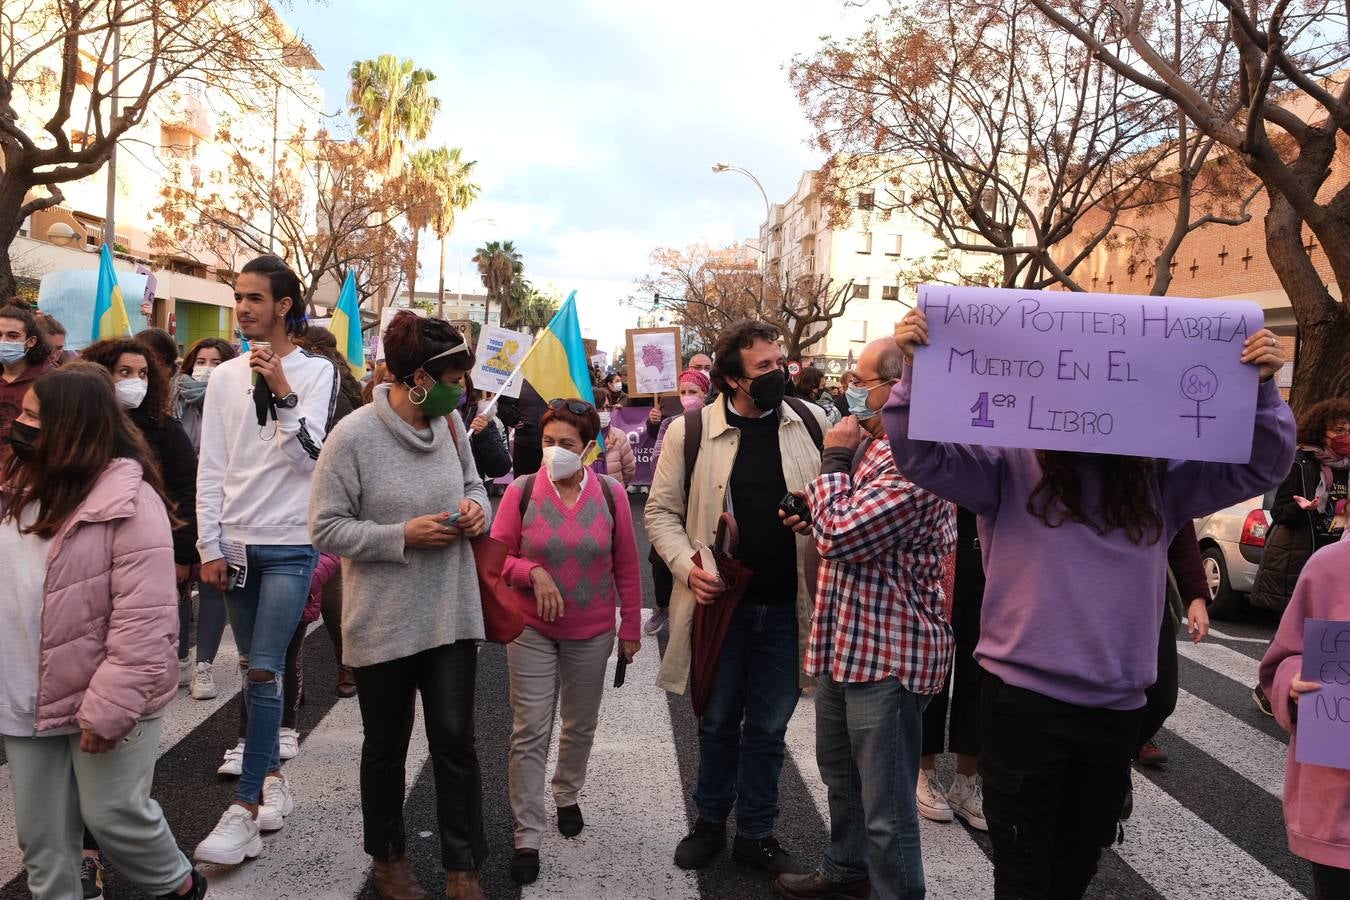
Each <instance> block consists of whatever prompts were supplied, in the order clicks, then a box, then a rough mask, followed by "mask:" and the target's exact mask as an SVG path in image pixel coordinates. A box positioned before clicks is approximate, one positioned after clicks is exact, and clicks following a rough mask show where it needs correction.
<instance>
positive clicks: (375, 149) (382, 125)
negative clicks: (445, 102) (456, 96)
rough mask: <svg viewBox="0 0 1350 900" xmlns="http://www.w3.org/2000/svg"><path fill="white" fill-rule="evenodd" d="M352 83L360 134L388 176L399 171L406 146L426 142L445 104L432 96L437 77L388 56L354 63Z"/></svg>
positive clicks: (350, 74)
mask: <svg viewBox="0 0 1350 900" xmlns="http://www.w3.org/2000/svg"><path fill="white" fill-rule="evenodd" d="M347 79H348V82H349V86H348V90H347V104H348V106H349V107H350V108H351V112H352V115H354V116H355V117H356V133H357V134H358V135H360V136H361V137H363V138H365V139H366V140H367V141H368V142H369V143H370V148H371V154H372V156H374V158H375V162H376V164H377V165H378V166H380V167H381V168H382V169H383V170H384V174H385V175H389V174H390V173H393V172H396V171H398V170H399V168H400V167H401V165H400V164H401V162H402V159H403V153H404V149H405V147H406V146H407V144H408V143H417V142H418V141H424V140H426V138H427V135H429V134H430V133H431V123H432V122H433V121H435V119H436V114H437V113H438V112H440V110H441V101H440V99H439V98H437V97H436V96H434V95H433V94H432V93H431V82H433V81H435V80H436V76H435V74H434V73H432V72H431V71H430V70H428V69H419V68H417V65H416V63H414V62H413V61H412V60H411V59H402V60H400V59H399V58H398V57H396V56H394V55H393V54H392V53H385V54H383V55H381V56H378V57H376V58H375V59H365V60H357V61H356V62H354V63H352V68H351V71H350V72H348V74H347Z"/></svg>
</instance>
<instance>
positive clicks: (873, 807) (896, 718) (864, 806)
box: [816, 676, 928, 900]
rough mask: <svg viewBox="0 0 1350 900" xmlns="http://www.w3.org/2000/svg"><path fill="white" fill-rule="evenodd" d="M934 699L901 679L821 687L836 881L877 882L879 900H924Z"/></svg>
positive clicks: (823, 682)
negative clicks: (924, 751) (928, 725)
mask: <svg viewBox="0 0 1350 900" xmlns="http://www.w3.org/2000/svg"><path fill="white" fill-rule="evenodd" d="M927 703H928V698H927V697H923V696H920V695H919V694H915V693H911V692H910V691H907V690H905V688H904V687H903V686H902V685H901V684H900V680H899V679H898V678H888V679H887V680H885V681H873V682H866V683H861V684H841V683H839V682H837V681H834V680H833V679H831V678H830V677H829V676H824V677H822V678H821V679H820V682H819V685H818V686H817V688H816V762H817V763H818V764H819V765H820V777H821V780H822V781H824V782H825V787H826V788H827V789H828V791H829V798H830V845H829V846H828V847H826V848H825V861H824V862H823V863H822V864H821V867H820V871H821V874H823V875H824V876H825V877H826V878H828V879H829V880H830V881H857V880H860V879H863V878H868V877H870V878H871V880H872V898H873V900H922V898H923V896H924V880H923V855H922V854H921V853H920V852H919V814H918V809H917V807H916V806H915V802H914V785H915V784H917V783H918V781H919V740H920V725H921V723H922V721H923V708H924V706H925V705H927Z"/></svg>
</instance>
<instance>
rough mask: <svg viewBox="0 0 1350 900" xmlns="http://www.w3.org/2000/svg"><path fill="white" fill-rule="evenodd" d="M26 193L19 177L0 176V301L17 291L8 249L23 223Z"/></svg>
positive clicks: (26, 188) (5, 300)
mask: <svg viewBox="0 0 1350 900" xmlns="http://www.w3.org/2000/svg"><path fill="white" fill-rule="evenodd" d="M27 193H28V187H27V185H25V184H23V183H22V182H21V181H19V179H17V178H0V303H4V302H7V301H8V300H9V299H10V298H11V297H13V296H15V295H16V294H17V293H18V287H19V285H18V281H17V280H16V279H15V278H14V267H13V265H12V263H11V261H10V257H9V249H10V247H11V246H13V244H14V239H15V238H16V237H18V235H19V228H20V227H21V226H22V225H23V213H22V210H23V198H24V196H25V195H26V194H27Z"/></svg>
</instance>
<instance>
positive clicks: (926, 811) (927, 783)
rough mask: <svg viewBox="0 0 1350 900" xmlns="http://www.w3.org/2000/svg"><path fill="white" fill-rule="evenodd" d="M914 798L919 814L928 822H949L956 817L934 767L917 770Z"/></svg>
mask: <svg viewBox="0 0 1350 900" xmlns="http://www.w3.org/2000/svg"><path fill="white" fill-rule="evenodd" d="M914 798H915V801H916V802H917V803H918V806H919V815H921V816H923V817H924V818H925V819H927V820H929V821H930V822H950V821H952V820H953V819H954V818H956V817H955V815H954V814H953V813H952V807H951V804H950V803H948V802H947V797H946V795H945V794H943V792H942V785H941V783H939V782H938V778H937V770H935V769H920V770H919V786H918V789H917V790H916V791H915V792H914Z"/></svg>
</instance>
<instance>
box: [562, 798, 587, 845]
mask: <svg viewBox="0 0 1350 900" xmlns="http://www.w3.org/2000/svg"><path fill="white" fill-rule="evenodd" d="M585 827H586V820H585V819H583V818H581V806H580V804H576V803H573V804H572V805H571V806H560V807H558V832H559V833H560V834H562V836H563V837H576V836H577V835H579V834H581V829H583V828H585Z"/></svg>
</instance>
